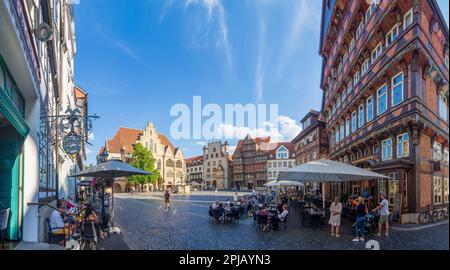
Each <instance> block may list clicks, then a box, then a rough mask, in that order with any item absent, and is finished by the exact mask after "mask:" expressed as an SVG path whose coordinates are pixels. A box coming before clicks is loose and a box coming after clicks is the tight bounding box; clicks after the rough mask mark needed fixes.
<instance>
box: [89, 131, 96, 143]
mask: <svg viewBox="0 0 450 270" xmlns="http://www.w3.org/2000/svg"><path fill="white" fill-rule="evenodd" d="M94 139H95V137H94V132H92V133H91V134H89V136H88V140H89V141H93V140H94Z"/></svg>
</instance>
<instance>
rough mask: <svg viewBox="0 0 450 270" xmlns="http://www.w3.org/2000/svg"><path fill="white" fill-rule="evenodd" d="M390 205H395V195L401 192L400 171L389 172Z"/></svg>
mask: <svg viewBox="0 0 450 270" xmlns="http://www.w3.org/2000/svg"><path fill="white" fill-rule="evenodd" d="M389 178H390V180H389V205H394V201H395V195H396V194H399V193H400V186H399V173H398V172H392V173H389Z"/></svg>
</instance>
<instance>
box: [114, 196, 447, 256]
mask: <svg viewBox="0 0 450 270" xmlns="http://www.w3.org/2000/svg"><path fill="white" fill-rule="evenodd" d="M226 198H231V193H229V194H228V193H219V194H214V193H213V192H212V193H194V194H193V195H189V196H188V195H173V196H172V198H171V210H170V211H165V210H164V206H163V201H162V194H160V193H145V194H137V195H130V194H117V195H116V196H115V199H114V203H115V215H116V222H117V224H116V225H119V226H120V228H121V230H122V235H123V237H124V240H125V242H126V243H127V244H128V245H129V247H130V248H131V249H143V250H158V249H162V250H205V249H206V250H365V249H366V243H367V241H368V240H370V239H366V241H365V242H356V243H355V242H352V233H351V229H350V228H351V224H350V223H349V222H346V221H343V225H342V237H341V238H340V239H337V238H335V237H331V236H330V235H329V231H328V230H329V227H328V226H323V227H322V228H316V229H310V228H303V227H302V226H301V221H300V219H299V217H298V213H297V212H296V211H295V210H292V212H291V215H290V216H289V219H288V228H287V229H286V230H284V229H282V228H281V229H280V230H279V231H270V232H267V233H264V232H261V231H257V230H256V229H254V228H253V226H252V223H253V219H252V218H247V217H246V215H244V216H243V218H242V219H241V220H240V221H239V223H237V224H215V223H213V222H211V221H210V220H209V216H208V207H209V205H210V204H211V203H212V202H213V201H215V200H221V201H224V200H226ZM448 232H449V226H448V222H444V223H442V224H439V225H435V226H432V227H427V228H421V229H411V228H410V226H402V225H396V226H395V228H393V229H392V230H391V232H390V233H391V236H390V237H389V239H386V238H385V237H381V238H378V237H375V238H374V239H375V240H377V241H379V243H380V249H381V250H448V249H449V243H448V236H449V233H448Z"/></svg>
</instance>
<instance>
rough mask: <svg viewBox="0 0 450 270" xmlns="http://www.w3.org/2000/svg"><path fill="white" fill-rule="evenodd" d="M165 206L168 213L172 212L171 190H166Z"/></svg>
mask: <svg viewBox="0 0 450 270" xmlns="http://www.w3.org/2000/svg"><path fill="white" fill-rule="evenodd" d="M164 204H165V206H166V211H168V210H170V193H169V190H166V192H165V193H164Z"/></svg>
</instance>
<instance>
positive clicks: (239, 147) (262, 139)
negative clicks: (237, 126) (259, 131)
mask: <svg viewBox="0 0 450 270" xmlns="http://www.w3.org/2000/svg"><path fill="white" fill-rule="evenodd" d="M247 137H248V138H249V139H251V140H253V141H254V142H255V143H256V144H257V145H259V146H261V145H264V144H269V143H270V137H260V138H252V137H251V136H250V135H247ZM247 137H245V139H247ZM245 139H243V140H239V142H238V145H237V146H236V151H239V152H240V151H241V150H242V145H243V144H244V141H245Z"/></svg>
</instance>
